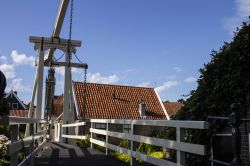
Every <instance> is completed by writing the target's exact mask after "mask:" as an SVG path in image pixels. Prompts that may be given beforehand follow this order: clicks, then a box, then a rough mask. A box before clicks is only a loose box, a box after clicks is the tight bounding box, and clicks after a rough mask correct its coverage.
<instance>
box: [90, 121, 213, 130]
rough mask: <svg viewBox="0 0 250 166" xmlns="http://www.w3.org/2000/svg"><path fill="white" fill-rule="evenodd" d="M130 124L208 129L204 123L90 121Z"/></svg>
mask: <svg viewBox="0 0 250 166" xmlns="http://www.w3.org/2000/svg"><path fill="white" fill-rule="evenodd" d="M107 121H109V123H113V124H131V123H133V124H134V125H145V126H164V127H181V128H189V129H208V127H209V125H208V122H206V121H184V120H123V119H91V122H94V123H107Z"/></svg>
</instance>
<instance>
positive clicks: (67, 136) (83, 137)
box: [62, 134, 86, 139]
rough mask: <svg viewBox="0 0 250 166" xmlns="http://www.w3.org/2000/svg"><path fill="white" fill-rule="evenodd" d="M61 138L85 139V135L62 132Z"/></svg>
mask: <svg viewBox="0 0 250 166" xmlns="http://www.w3.org/2000/svg"><path fill="white" fill-rule="evenodd" d="M62 137H63V138H71V139H86V136H85V135H66V134H62Z"/></svg>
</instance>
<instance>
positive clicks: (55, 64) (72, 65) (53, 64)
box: [45, 62, 88, 68]
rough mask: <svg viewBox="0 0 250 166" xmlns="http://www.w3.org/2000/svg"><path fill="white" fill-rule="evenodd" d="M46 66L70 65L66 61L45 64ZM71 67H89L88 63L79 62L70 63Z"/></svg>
mask: <svg viewBox="0 0 250 166" xmlns="http://www.w3.org/2000/svg"><path fill="white" fill-rule="evenodd" d="M45 66H48V67H50V66H52V67H60V66H68V64H67V63H65V62H51V64H45ZM69 66H70V67H74V68H88V65H87V64H86V63H83V64H79V63H70V65H69Z"/></svg>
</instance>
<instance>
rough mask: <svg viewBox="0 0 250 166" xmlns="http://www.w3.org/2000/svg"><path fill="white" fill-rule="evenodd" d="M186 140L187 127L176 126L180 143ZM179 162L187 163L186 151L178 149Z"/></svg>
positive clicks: (177, 138) (177, 139)
mask: <svg viewBox="0 0 250 166" xmlns="http://www.w3.org/2000/svg"><path fill="white" fill-rule="evenodd" d="M184 140H185V129H182V128H180V127H176V141H177V143H180V142H182V141H184ZM177 164H179V165H185V152H182V151H179V150H178V151H177Z"/></svg>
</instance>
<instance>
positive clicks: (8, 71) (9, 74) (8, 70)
mask: <svg viewBox="0 0 250 166" xmlns="http://www.w3.org/2000/svg"><path fill="white" fill-rule="evenodd" d="M0 70H1V71H2V72H3V73H4V75H5V77H6V78H7V79H12V78H15V77H16V72H15V66H14V65H13V64H11V65H10V64H2V65H0Z"/></svg>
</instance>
